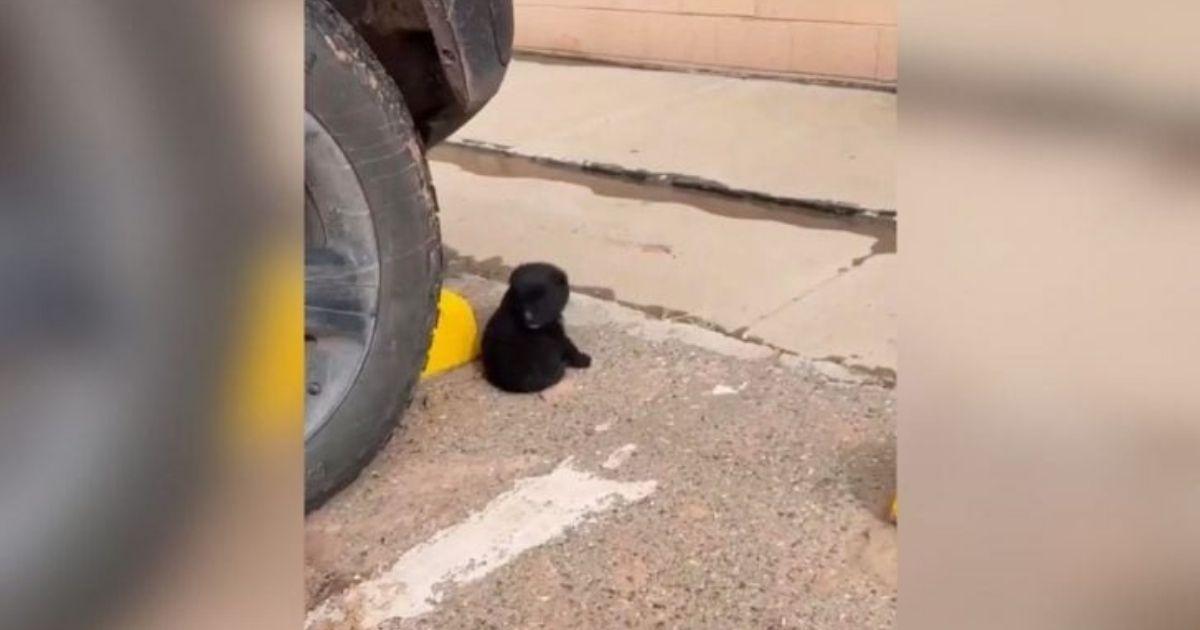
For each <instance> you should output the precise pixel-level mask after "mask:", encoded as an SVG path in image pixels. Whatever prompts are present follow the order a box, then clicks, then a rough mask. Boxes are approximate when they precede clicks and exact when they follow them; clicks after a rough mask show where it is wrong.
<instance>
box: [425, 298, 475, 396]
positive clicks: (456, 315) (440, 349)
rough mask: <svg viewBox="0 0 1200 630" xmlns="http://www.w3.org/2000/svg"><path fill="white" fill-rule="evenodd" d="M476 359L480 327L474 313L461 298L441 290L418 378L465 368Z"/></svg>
mask: <svg viewBox="0 0 1200 630" xmlns="http://www.w3.org/2000/svg"><path fill="white" fill-rule="evenodd" d="M477 356H479V326H478V325H477V324H476V322H475V311H474V310H473V309H472V308H471V304H470V303H468V302H467V300H466V299H464V298H463V297H462V296H461V295H459V294H457V293H455V292H453V291H449V290H447V289H442V294H441V296H440V297H439V299H438V321H437V326H435V327H434V329H433V340H432V341H430V343H429V360H428V361H427V362H426V363H425V371H424V372H422V373H421V378H428V377H430V376H434V375H436V374H441V373H442V372H445V371H448V370H453V369H454V368H456V367H459V366H461V365H466V364H467V363H470V362H471V361H474V360H475V357H477Z"/></svg>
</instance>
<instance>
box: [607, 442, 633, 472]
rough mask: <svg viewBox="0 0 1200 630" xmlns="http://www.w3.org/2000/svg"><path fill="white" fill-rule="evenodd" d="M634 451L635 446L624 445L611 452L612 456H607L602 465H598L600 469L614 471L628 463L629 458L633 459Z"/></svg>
mask: <svg viewBox="0 0 1200 630" xmlns="http://www.w3.org/2000/svg"><path fill="white" fill-rule="evenodd" d="M636 450H637V444H626V445H625V446H622V447H621V448H619V449H617V450H615V451H613V452H612V454H610V455H609V456H608V459H606V460H604V463H603V464H600V467H601V468H603V469H605V470H616V469H618V468H620V467H621V466H624V465H625V462H627V461H629V458H630V457H633V452H634V451H636Z"/></svg>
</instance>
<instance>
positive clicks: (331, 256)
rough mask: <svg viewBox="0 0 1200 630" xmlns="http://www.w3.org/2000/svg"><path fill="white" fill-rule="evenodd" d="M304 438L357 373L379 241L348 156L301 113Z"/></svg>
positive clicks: (367, 342) (372, 301)
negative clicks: (302, 128) (302, 125)
mask: <svg viewBox="0 0 1200 630" xmlns="http://www.w3.org/2000/svg"><path fill="white" fill-rule="evenodd" d="M304 196H305V203H304V206H305V208H304V342H305V343H304V346H305V390H306V393H305V408H304V438H305V440H307V439H308V438H310V437H311V436H312V435H313V434H314V433H316V432H317V431H319V430H320V429H321V427H323V426H325V424H326V423H327V422H328V421H329V419H330V418H331V417H332V416H333V414H334V413H335V412H336V411H337V409H338V407H340V406H341V404H342V402H343V401H344V400H345V399H346V395H347V393H349V391H350V388H351V387H352V386H353V385H354V382H355V381H356V380H357V379H358V373H359V372H360V371H361V370H362V367H363V364H364V363H365V361H366V358H367V351H368V349H369V348H370V347H371V337H372V335H373V334H374V331H375V319H376V313H377V308H378V304H379V247H378V244H377V241H376V239H375V226H374V224H373V223H372V221H371V212H370V207H369V206H368V205H367V200H366V197H364V196H363V192H362V188H361V186H360V185H359V182H358V177H357V176H356V175H355V172H354V169H353V168H352V167H351V165H350V161H349V160H348V159H347V158H346V155H345V154H344V153H343V152H342V150H341V148H340V147H339V146H338V144H337V142H336V141H335V140H334V138H333V136H332V135H331V134H330V133H329V131H328V130H327V129H326V128H325V127H324V125H322V124H321V123H320V121H318V120H317V119H316V118H315V117H313V116H312V115H311V114H308V113H305V118H304Z"/></svg>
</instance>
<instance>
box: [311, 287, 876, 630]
mask: <svg viewBox="0 0 1200 630" xmlns="http://www.w3.org/2000/svg"><path fill="white" fill-rule="evenodd" d="M447 284H448V286H451V287H454V288H457V289H459V290H460V291H461V292H462V293H463V294H464V295H465V296H466V297H467V298H468V299H469V300H470V301H471V302H472V304H474V305H475V306H476V308H477V310H478V312H479V314H480V318H481V322H482V320H483V319H484V318H486V317H487V315H488V314H490V312H491V310H492V309H493V308H494V306H495V304H496V303H497V302H498V301H499V296H500V294H501V292H502V290H503V286H502V285H500V284H497V283H495V282H492V281H488V280H483V279H480V278H477V277H460V278H457V279H454V278H452V279H449V280H448V281H447ZM567 328H568V331H569V333H570V334H571V335H572V337H573V338H574V339H575V340H576V342H577V344H578V345H579V346H580V348H581V349H583V350H584V351H586V352H589V353H590V354H591V355H592V357H593V359H594V364H593V367H592V368H591V369H588V370H584V371H573V372H572V373H571V374H570V376H569V378H568V379H567V380H566V381H564V382H563V383H562V384H560V385H559V386H558V387H556V388H554V389H553V390H551V391H549V392H546V393H543V394H541V395H513V394H506V393H503V392H499V391H497V390H495V389H493V388H491V387H490V386H489V385H488V384H487V383H486V382H485V381H484V380H483V379H482V377H481V375H480V374H479V371H478V368H477V366H476V365H472V366H468V367H465V368H462V369H459V370H456V371H454V372H451V373H448V374H445V375H443V376H440V377H437V378H435V379H433V380H430V381H427V382H425V383H423V384H422V385H421V386H420V389H419V391H418V394H417V396H416V398H415V401H414V404H413V406H412V408H411V409H410V410H409V412H408V413H407V414H406V416H405V419H404V427H403V428H402V429H401V430H399V431H398V432H397V434H396V435H395V436H394V438H393V439H392V441H391V442H390V443H389V444H388V445H387V446H386V447H385V449H384V451H383V452H382V453H381V454H380V456H379V457H378V458H376V460H375V461H374V462H373V463H372V464H371V465H370V466H369V467H368V468H367V469H366V471H364V473H363V475H362V476H361V477H360V478H359V479H358V480H357V481H356V482H355V483H354V484H352V485H351V486H350V487H348V488H347V489H346V490H345V491H343V492H342V493H341V494H340V495H339V496H337V497H335V498H334V499H333V500H332V501H331V502H330V503H329V504H328V505H326V506H325V507H324V508H322V509H321V510H319V511H317V512H315V513H313V514H312V515H310V516H309V518H308V520H307V523H306V588H307V602H308V608H309V613H308V624H307V625H308V627H309V628H313V629H318V628H597V629H608V628H829V629H835V628H845V629H856V630H859V629H864V628H892V627H894V626H895V619H896V581H897V549H896V529H895V527H894V526H892V525H891V524H889V523H887V522H886V521H885V519H884V518H883V515H884V514H885V513H886V508H887V504H888V501H889V499H890V496H891V492H892V489H893V488H894V484H895V452H896V447H895V422H894V416H895V410H894V399H893V392H892V390H890V389H889V388H887V387H886V386H883V385H881V384H877V383H873V382H871V381H870V380H869V379H865V380H864V379H863V377H862V376H861V375H855V374H850V373H846V372H845V371H839V370H838V369H837V366H836V365H828V364H823V363H821V362H809V361H804V360H801V359H799V358H797V357H795V356H792V355H787V354H780V353H779V352H778V351H777V350H776V349H772V348H769V347H766V346H756V345H754V344H752V343H747V342H745V341H742V340H735V339H731V338H729V337H727V336H723V335H722V334H721V333H719V332H715V331H711V330H706V329H703V328H699V327H695V326H691V325H687V324H679V323H671V322H665V321H661V320H655V319H653V318H652V317H651V316H648V315H646V314H644V313H641V312H638V311H634V310H631V309H628V308H625V307H622V306H620V305H617V304H615V303H612V302H606V301H603V300H600V299H597V298H592V297H588V296H583V295H574V296H573V297H572V304H571V306H570V308H569V310H568V313H567Z"/></svg>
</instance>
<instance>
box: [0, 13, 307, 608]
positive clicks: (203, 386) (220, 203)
mask: <svg viewBox="0 0 1200 630" xmlns="http://www.w3.org/2000/svg"><path fill="white" fill-rule="evenodd" d="M302 33H303V15H302V7H301V4H300V3H299V2H282V1H278V0H263V1H258V2H248V3H213V2H202V1H188V2H180V1H166V2H142V1H130V0H116V1H113V2H91V1H88V0H62V1H55V2H43V1H41V0H14V1H13V2H9V3H5V4H4V5H3V7H0V78H2V80H3V83H4V86H5V87H4V89H3V90H0V296H3V297H2V298H0V370H2V371H3V376H2V377H0V619H3V620H4V621H3V623H2V625H3V626H4V627H5V628H13V629H25V628H29V629H35V628H36V629H38V630H53V629H55V628H75V627H89V628H94V627H108V626H111V627H121V628H131V627H132V628H137V627H147V628H162V627H171V628H213V627H224V628H243V627H244V628H273V627H279V628H296V627H299V626H300V625H301V623H302V618H303V617H302V615H303V611H302V609H303V593H302V574H301V573H302V554H303V550H302V533H301V532H302V529H301V528H302V523H301V514H302V486H301V484H302V481H301V479H302V461H301V459H302V449H301V443H300V432H301V425H302V417H301V416H302V402H301V394H302V390H301V387H300V384H301V382H302V381H301V379H302V374H303V365H302V358H303V357H302V353H303V350H302V347H303V346H302V343H303V334H302V323H301V322H302V320H301V313H302V300H303V297H302V296H303V287H302V284H301V283H302V282H303V275H302V271H301V269H302V267H301V265H302V264H303V261H302V249H301V248H302V225H301V221H300V220H301V213H300V211H299V209H300V208H301V207H302V203H301V194H302V177H303V173H302V163H303V156H302V151H303V144H302V142H303V139H302V135H301V130H302V115H303V85H302V82H303V65H302V59H301V55H302V50H303V48H302V46H303V35H302Z"/></svg>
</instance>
